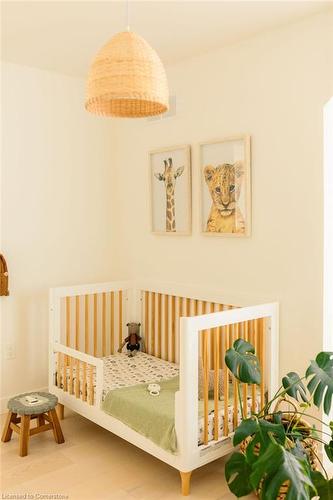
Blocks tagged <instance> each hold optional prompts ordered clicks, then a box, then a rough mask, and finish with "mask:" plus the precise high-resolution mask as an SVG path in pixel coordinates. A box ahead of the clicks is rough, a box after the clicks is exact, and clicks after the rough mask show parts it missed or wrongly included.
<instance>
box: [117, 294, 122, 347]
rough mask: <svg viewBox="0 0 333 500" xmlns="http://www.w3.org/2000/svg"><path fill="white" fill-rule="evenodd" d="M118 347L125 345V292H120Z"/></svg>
mask: <svg viewBox="0 0 333 500" xmlns="http://www.w3.org/2000/svg"><path fill="white" fill-rule="evenodd" d="M118 320H119V324H118V347H120V346H121V344H122V343H123V292H122V290H119V292H118Z"/></svg>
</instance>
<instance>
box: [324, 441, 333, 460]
mask: <svg viewBox="0 0 333 500" xmlns="http://www.w3.org/2000/svg"><path fill="white" fill-rule="evenodd" d="M324 448H325V451H326V455H327V458H328V459H329V460H330V461H331V462H333V440H332V439H331V441H330V442H329V443H328V444H325V445H324Z"/></svg>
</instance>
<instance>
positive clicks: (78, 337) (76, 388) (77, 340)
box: [73, 295, 80, 398]
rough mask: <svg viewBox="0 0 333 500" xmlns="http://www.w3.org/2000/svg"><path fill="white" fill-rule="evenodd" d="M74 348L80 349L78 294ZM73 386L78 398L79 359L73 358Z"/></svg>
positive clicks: (78, 298) (78, 299) (76, 299)
mask: <svg viewBox="0 0 333 500" xmlns="http://www.w3.org/2000/svg"><path fill="white" fill-rule="evenodd" d="M75 349H76V350H77V351H78V350H79V349H80V296H79V295H77V296H76V297H75ZM74 367H75V388H74V387H73V392H74V391H75V396H76V397H77V398H78V397H79V394H80V376H79V375H80V361H79V360H78V359H76V360H75V364H74Z"/></svg>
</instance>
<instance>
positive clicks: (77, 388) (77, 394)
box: [75, 359, 80, 398]
mask: <svg viewBox="0 0 333 500" xmlns="http://www.w3.org/2000/svg"><path fill="white" fill-rule="evenodd" d="M75 370H76V373H75V397H76V398H79V397H80V360H79V359H77V360H76V366H75Z"/></svg>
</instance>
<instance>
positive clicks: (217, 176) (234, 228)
mask: <svg viewBox="0 0 333 500" xmlns="http://www.w3.org/2000/svg"><path fill="white" fill-rule="evenodd" d="M244 174H245V171H244V165H243V162H242V161H237V162H236V163H234V164H232V165H231V164H230V163H223V165H218V166H217V167H216V168H215V167H213V166H212V165H207V166H206V167H205V168H204V176H205V180H206V183H207V186H208V189H209V192H210V195H211V197H212V201H213V203H212V207H211V210H210V214H209V217H208V220H207V227H206V231H208V232H210V233H211V232H213V233H239V234H244V233H245V221H244V217H243V214H242V213H241V211H240V209H239V207H238V206H237V202H238V200H239V196H240V192H241V186H242V183H243V180H244Z"/></svg>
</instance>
